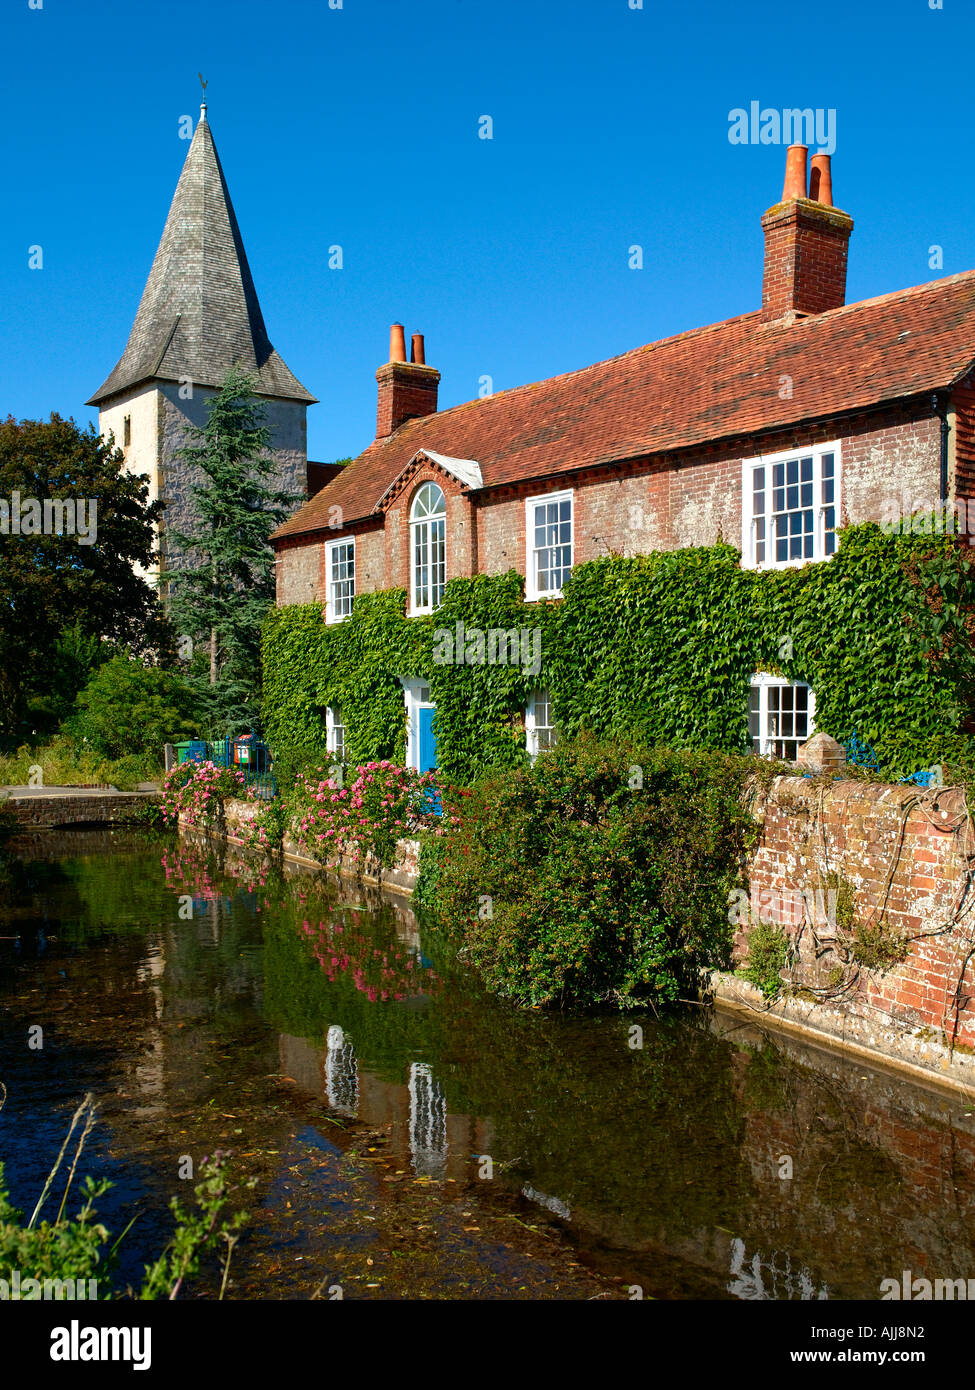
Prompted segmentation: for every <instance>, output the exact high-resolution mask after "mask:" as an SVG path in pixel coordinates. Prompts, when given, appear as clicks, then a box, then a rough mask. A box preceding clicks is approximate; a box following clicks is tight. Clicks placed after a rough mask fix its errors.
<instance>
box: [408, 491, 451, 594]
mask: <svg viewBox="0 0 975 1390" xmlns="http://www.w3.org/2000/svg"><path fill="white" fill-rule="evenodd" d="M428 483H429V484H432V485H433V486H434V487H435V488H438V489H439V491H440V495H441V497H442V498H443V511H442V512H435V513H433V514H431V515H430V516H421V517H416V518H414V516H413V508H414V507H415V506H416V502H417V498H418V497H419V495H420V493H421V492H422V491H423V489H424V488H425V487H426V486H427V484H428ZM435 521H439V522H441V524H442V525H443V571H444V574H443V578H444V587H445V588H446V585H447V494H446V493H445V492H444V490H443V488H442V487H440V484H439V483H438V482H437V480H436V479H435V478H427V479H426V480H425V482H423V483H421V484H420V486H419V487H418V488H417V490H416V492H415V493H414V494H413V499H412V501H411V502H410V617H412V618H415V617H418V616H419V615H420V614H421V613H433V612H435V611H436V610H437V609H438V608H439V607H440V604H441V603H442V602H443V592H442V591H441V595H440V598H439V599H438V601H437V602H436V603H434V601H433V591H434V588H435V585H434V582H433V578H432V575H433V568H434V564H433V545H432V532H431V522H435ZM421 527H425V528H426V536H425V538H424V541H423V545H424V556H425V560H426V565H427V570H428V572H429V574H430V575H431V578H430V580H429V583H428V590H429V594H430V601H429V603H427V604H426V605H424V606H421V605H420V604H419V603H418V602H417V598H416V590H417V584H416V571H417V563H416V547H417V532H418V531H419V530H420V528H421Z"/></svg>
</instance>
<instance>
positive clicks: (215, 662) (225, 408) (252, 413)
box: [164, 368, 299, 736]
mask: <svg viewBox="0 0 975 1390" xmlns="http://www.w3.org/2000/svg"><path fill="white" fill-rule="evenodd" d="M207 412H208V414H207V423H206V425H205V426H204V428H203V429H202V430H201V429H197V430H195V431H194V432H193V433H192V435H191V439H192V442H191V443H190V444H188V445H187V446H186V447H185V448H183V449H181V450H179V453H178V457H179V458H180V459H181V460H182V461H183V463H184V464H186V465H188V466H189V467H190V468H193V469H195V470H197V471H198V474H199V476H200V477H201V479H202V481H200V482H199V483H196V484H194V486H193V489H192V494H193V508H194V523H195V524H194V526H193V529H192V531H190V532H182V531H179V530H176V529H173V530H172V532H171V535H172V539H173V541H174V542H175V545H176V546H177V547H178V548H180V549H181V550H182V552H183V556H184V557H185V558H186V559H187V560H188V561H189V563H188V565H187V567H186V568H175V569H173V570H169V571H167V572H166V574H165V576H164V579H165V581H166V582H167V583H168V586H169V591H170V594H171V617H172V621H173V623H174V625H175V627H176V628H177V629H178V631H179V632H180V634H181V635H185V636H188V637H190V638H192V640H193V641H194V643H195V644H197V646H198V647H206V648H207V650H208V651H209V653H210V662H209V666H208V669H207V673H206V676H205V677H203V678H202V679H201V682H200V683H201V696H202V697H204V699H205V702H206V705H207V708H208V711H209V719H208V729H209V732H210V734H211V736H216V735H217V734H218V733H219V734H226V735H233V734H236V733H238V732H239V730H240V728H241V727H246V726H248V725H252V724H254V723H256V721H257V716H258V712H259V708H260V681H261V668H260V638H261V624H262V622H263V621H264V617H265V614H266V613H267V611H268V609H269V608H270V606H271V604H272V603H273V601H274V553H273V551H272V550H271V546H270V544H269V540H268V538H269V536H270V534H271V532H272V531H273V530H274V528H275V527H276V526H277V525H278V524H279V523H280V522H281V521H283V520H284V519H285V517H286V516H287V515H288V514H289V511H290V510H291V509H292V508H293V506H294V504H295V503H296V502H297V501H298V500H299V499H298V498H296V497H292V496H290V495H289V494H287V493H283V492H280V491H278V490H276V489H274V488H272V487H271V486H270V485H269V482H270V479H271V478H272V477H273V473H274V460H273V458H272V457H271V455H270V452H269V445H270V433H269V431H268V429H267V427H266V426H265V424H264V419H265V416H266V408H265V406H264V405H263V403H262V402H261V401H260V400H259V398H258V397H257V396H256V395H255V393H254V390H253V385H252V382H251V380H250V378H249V377H248V376H247V374H246V373H245V372H243V371H241V370H240V369H239V368H232V369H231V370H230V371H229V372H228V374H227V376H226V378H225V380H224V382H223V385H222V386H221V388H220V390H219V391H218V392H217V394H216V395H215V396H214V397H213V398H212V399H211V400H209V401H208V402H207Z"/></svg>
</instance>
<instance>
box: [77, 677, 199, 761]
mask: <svg viewBox="0 0 975 1390" xmlns="http://www.w3.org/2000/svg"><path fill="white" fill-rule="evenodd" d="M198 705H199V697H198V694H197V693H196V692H195V691H194V690H193V689H192V688H191V687H190V686H189V685H188V684H187V682H186V681H185V680H184V679H183V677H182V676H180V675H178V674H177V673H176V672H173V671H164V670H162V669H161V668H160V667H158V666H145V665H143V663H142V662H141V661H134V660H130V659H129V658H128V657H125V656H117V657H113V658H112V660H111V661H107V662H106V663H105V664H104V665H103V666H101V667H99V669H98V670H97V671H96V672H95V674H94V676H93V677H92V678H91V680H90V681H89V682H88V684H87V685H86V686H85V688H84V690H82V691H81V692H80V694H79V695H78V699H77V709H76V712H75V714H74V716H73V718H72V719H71V720H70V721H69V722H68V724H67V726H66V732H68V733H69V734H70V736H71V737H73V738H74V739H75V740H76V742H78V743H80V744H84V743H87V744H88V745H89V747H90V748H92V749H93V750H94V752H95V753H97V754H99V755H100V756H102V757H104V758H122V757H124V756H126V755H133V754H135V755H140V754H141V755H145V754H152V753H154V754H155V755H156V757H157V758H161V755H162V748H163V745H164V744H165V743H169V742H174V741H175V740H177V739H179V738H187V737H190V736H191V735H192V734H193V733H194V732H195V730H196V728H197V719H198Z"/></svg>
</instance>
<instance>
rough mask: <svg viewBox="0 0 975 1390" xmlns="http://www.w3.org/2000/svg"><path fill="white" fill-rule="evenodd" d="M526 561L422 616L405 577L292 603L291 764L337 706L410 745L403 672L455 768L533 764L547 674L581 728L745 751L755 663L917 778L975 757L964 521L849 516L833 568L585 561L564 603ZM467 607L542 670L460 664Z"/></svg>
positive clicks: (375, 752)
mask: <svg viewBox="0 0 975 1390" xmlns="http://www.w3.org/2000/svg"><path fill="white" fill-rule="evenodd" d="M522 592H523V581H522V579H521V578H520V576H518V575H517V574H515V573H514V572H513V571H512V572H509V573H507V574H503V575H496V576H485V575H481V576H478V577H477V578H474V579H452V580H450V581H449V583H448V585H447V589H446V593H445V596H444V601H443V604H442V605H441V607H440V608H439V609H438V610H437V613H436V614H435V615H434V616H433V617H432V618H428V617H427V618H412V619H411V618H407V617H406V616H405V594H404V593H403V592H402V591H401V590H389V591H386V592H383V593H374V594H364V595H360V596H359V597H357V599H356V602H355V607H354V609H353V614H352V617H351V618H350V619H349V620H348V621H346V622H344V623H340V624H336V625H333V626H326V624H325V622H324V619H323V616H322V611H321V606H320V605H319V604H308V605H300V606H295V607H289V608H281V609H277V610H275V611H274V612H273V613H272V614H271V615H270V616H269V618H268V620H267V623H266V624H265V631H264V646H263V657H264V671H265V688H264V723H265V731H266V734H267V737H268V740H269V742H270V743H271V745H272V747H273V748H274V749H275V752H276V756H277V766H278V769H279V771H280V770H281V768H282V761H283V762H284V764H285V766H287V765H288V764H289V763H294V764H297V765H299V766H300V765H302V764H314V763H317V762H321V761H323V760H324V758H325V756H326V754H325V722H324V709H325V706H326V705H336V706H337V707H338V708H339V709H340V710H341V712H342V716H343V719H344V722H345V725H346V730H347V739H348V741H349V751H350V756H351V758H352V759H353V760H354V761H356V762H365V761H368V760H369V759H370V758H381V757H389V758H393V759H395V760H397V761H402V760H403V753H404V725H405V719H404V702H403V693H402V687H401V685H400V682H399V677H400V676H422V677H424V678H425V679H427V680H428V681H429V683H430V692H431V698H432V699H433V701H434V703H435V704H436V708H437V714H436V720H435V728H436V737H437V757H438V766H439V768H440V770H441V772H442V773H443V775H444V776H446V777H447V778H449V779H451V780H453V781H455V782H459V783H463V782H468V781H470V780H471V779H472V778H474V777H476V776H478V775H480V774H481V773H483V772H485V771H486V770H488V769H489V768H492V767H493V768H499V767H509V768H512V769H514V768H523V767H524V766H525V764H526V761H527V759H526V755H525V751H524V730H523V722H522V721H523V711H524V707H525V703H526V701H527V698H528V696H529V695H530V693H531V691H532V690H533V689H535V688H538V687H541V686H547V687H548V688H549V690H550V691H551V693H552V697H553V700H554V705H555V713H556V718H557V720H558V723H559V727H560V730H561V732H562V733H563V734H564V735H570V736H571V735H573V734H576V733H579V732H581V731H582V730H584V729H590V730H592V731H593V732H595V733H597V734H599V735H601V736H604V737H608V738H609V737H630V736H632V737H637V738H639V739H641V740H643V741H646V742H651V743H660V744H667V745H669V746H670V747H674V748H699V749H716V750H722V751H725V752H745V751H746V750H747V748H748V719H747V710H748V686H749V680H750V677H751V675H752V674H753V673H754V672H755V671H760V670H770V671H778V672H781V674H783V675H784V676H786V677H788V678H790V679H794V680H803V681H808V682H809V683H810V684H811V685H812V687H813V689H814V690H815V692H816V725H817V728H818V729H820V730H822V731H824V732H826V733H830V734H832V735H833V736H834V737H836V738H840V739H844V738H847V737H849V736H850V735H852V734H853V733H854V732H855V733H857V734H858V735H859V736H860V738H861V739H863V740H864V741H865V742H869V743H871V744H872V745H873V746H874V748H875V750H876V752H877V755H878V759H879V761H880V766H881V771H882V773H883V774H885V775H887V776H889V777H902V776H905V775H908V774H910V773H913V772H915V771H917V769H918V768H920V767H923V766H928V765H930V764H932V763H934V762H937V761H944V762H947V763H950V764H954V763H961V764H965V763H973V762H975V757H973V745H972V740H971V739H970V738H969V736H968V735H967V733H965V732H964V731H963V730H962V725H963V723H964V721H965V719H966V717H967V713H968V709H969V707H970V706H969V701H970V698H971V694H972V691H973V690H975V677H973V675H972V670H973V662H972V658H971V646H970V644H969V643H968V638H967V636H966V634H968V633H969V629H970V628H971V627H972V626H973V625H975V618H973V616H972V615H973V595H975V586H973V571H972V567H971V562H970V561H968V559H967V558H966V557H965V555H963V554H961V553H960V552H959V551H958V548H957V542H956V541H955V540H954V539H953V538H952V537H950V536H937V535H914V534H907V535H903V534H888V533H887V532H885V531H883V530H882V529H881V528H880V527H879V526H876V525H873V524H864V525H861V526H854V527H848V528H847V529H846V530H845V531H844V532H843V533H842V536H841V544H840V549H839V551H838V553H837V555H836V556H834V558H833V559H832V560H830V561H829V562H828V563H821V564H811V565H805V566H802V567H800V568H797V569H789V570H780V571H768V572H762V573H758V572H755V571H752V570H745V569H742V568H741V565H740V562H739V556H738V552H737V551H736V550H735V549H734V548H733V547H731V546H728V545H724V544H719V545H715V546H712V547H709V548H696V549H688V550H680V551H672V552H665V553H655V554H651V555H642V556H636V557H633V558H627V557H622V556H609V557H606V558H603V559H598V560H593V561H589V562H587V563H585V564H581V565H578V566H576V568H575V569H574V570H573V572H572V575H571V578H570V580H569V582H568V583H567V585H566V588H565V596H564V598H563V599H562V600H561V601H560V602H558V603H547V602H543V603H532V604H528V603H525V602H524V600H523V598H522ZM458 621H463V623H464V624H465V627H466V628H467V629H468V630H470V629H475V628H477V629H480V630H482V631H489V630H490V629H492V628H500V629H504V630H510V629H517V630H519V631H520V630H522V629H526V630H527V631H528V632H531V631H533V630H535V629H537V630H538V632H539V636H540V641H541V670H540V672H539V673H538V674H533V673H532V672H531V670H530V669H527V668H526V667H523V666H521V665H499V664H495V665H489V664H486V663H483V662H480V663H479V662H478V661H477V659H476V653H474V656H473V659H472V654H471V652H470V651H468V652H467V653H466V655H467V661H462V662H457V661H455V662H452V663H447V662H442V661H438V660H436V659H435V655H436V654H437V651H438V643H437V640H436V633H437V631H438V630H446V631H448V632H450V633H451V634H453V633H454V632H455V630H456V624H457V622H458Z"/></svg>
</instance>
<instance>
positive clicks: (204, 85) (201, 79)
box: [196, 72, 207, 106]
mask: <svg viewBox="0 0 975 1390" xmlns="http://www.w3.org/2000/svg"><path fill="white" fill-rule="evenodd" d="M196 75H197V77H198V78H199V79H200V86H201V87H202V88H203V105H204V106H206V102H207V84H206V82H205V81H204V80H203V74H202V72H198V73H197V74H196Z"/></svg>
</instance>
